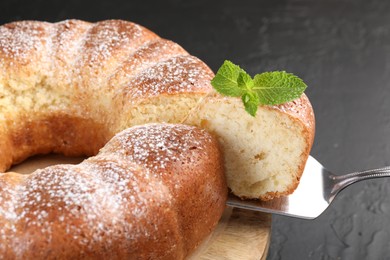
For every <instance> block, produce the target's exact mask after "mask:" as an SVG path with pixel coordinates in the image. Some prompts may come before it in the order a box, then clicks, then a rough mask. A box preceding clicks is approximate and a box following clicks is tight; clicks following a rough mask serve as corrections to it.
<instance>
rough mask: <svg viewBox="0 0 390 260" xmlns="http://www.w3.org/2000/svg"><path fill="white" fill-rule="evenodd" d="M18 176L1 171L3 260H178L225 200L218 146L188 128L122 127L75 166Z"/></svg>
mask: <svg viewBox="0 0 390 260" xmlns="http://www.w3.org/2000/svg"><path fill="white" fill-rule="evenodd" d="M146 141H147V142H146ZM21 176H22V175H19V174H14V173H5V174H4V173H2V174H0V202H1V203H0V209H1V211H0V212H1V213H2V214H0V224H3V225H2V233H0V253H1V254H2V255H3V256H5V258H7V259H8V258H23V259H54V258H55V259H70V258H77V259H96V258H110V259H124V258H129V257H134V258H136V259H154V258H156V257H158V258H159V259H183V258H184V257H185V256H186V255H188V254H189V253H190V252H191V251H192V250H193V249H194V248H195V247H196V246H197V245H198V244H199V243H200V242H201V241H202V239H203V238H204V237H205V236H207V235H208V234H209V233H210V232H211V230H212V229H213V228H214V227H215V225H216V224H217V223H218V220H219V218H220V216H221V214H222V212H223V210H224V208H225V201H226V197H227V187H226V182H225V178H224V174H223V166H222V156H221V152H220V151H219V146H218V143H217V141H216V139H215V138H213V137H212V136H211V135H210V134H208V133H207V132H206V131H204V130H201V129H198V128H195V127H190V126H185V125H168V124H153V125H144V126H140V127H134V128H129V129H127V130H125V131H123V132H121V133H119V134H117V135H116V136H115V137H114V138H113V139H111V141H110V142H108V143H107V144H106V146H105V147H104V148H103V149H102V150H101V152H100V153H99V154H98V155H97V156H95V157H90V158H89V159H88V160H86V161H84V162H82V163H81V164H79V165H56V166H51V167H47V168H45V169H42V170H38V171H36V172H34V173H33V174H30V175H28V176H24V177H21ZM3 213H4V214H3ZM22 245H23V246H22Z"/></svg>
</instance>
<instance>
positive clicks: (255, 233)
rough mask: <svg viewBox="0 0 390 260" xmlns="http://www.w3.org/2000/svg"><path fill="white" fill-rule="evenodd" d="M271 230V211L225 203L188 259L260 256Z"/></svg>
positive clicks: (36, 163)
mask: <svg viewBox="0 0 390 260" xmlns="http://www.w3.org/2000/svg"><path fill="white" fill-rule="evenodd" d="M83 159H84V158H68V157H64V156H61V155H46V156H35V157H32V158H30V159H28V160H26V161H25V162H23V163H21V164H19V165H16V166H14V167H12V168H11V169H10V171H13V172H18V173H23V174H28V173H31V172H33V171H34V170H36V169H39V168H44V167H46V166H49V165H53V164H64V163H68V164H69V163H70V164H76V163H79V162H81V161H82V160H83ZM270 234H271V215H270V214H265V213H261V212H255V211H247V210H242V209H237V208H231V207H226V209H225V211H224V213H223V215H222V217H221V220H220V221H219V223H218V225H217V227H216V228H215V230H214V231H213V233H212V234H211V235H210V236H209V237H208V238H206V239H205V240H204V241H203V243H202V244H201V245H200V246H199V247H198V248H197V249H196V251H195V252H194V253H193V254H192V255H191V256H190V257H189V260H198V259H202V260H218V259H221V260H222V259H224V260H230V259H231V260H236V259H245V260H255V259H256V260H259V259H261V260H263V259H266V257H267V252H268V246H269V241H270Z"/></svg>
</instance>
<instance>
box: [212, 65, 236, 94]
mask: <svg viewBox="0 0 390 260" xmlns="http://www.w3.org/2000/svg"><path fill="white" fill-rule="evenodd" d="M241 71H242V69H241V68H240V67H239V66H237V65H234V64H233V63H232V62H230V61H225V62H224V63H223V64H222V66H221V67H220V68H219V70H218V72H217V74H216V75H215V77H214V78H213V79H212V80H211V85H212V86H213V87H214V89H215V90H216V91H217V92H219V93H221V94H223V95H225V96H231V97H241V96H242V95H243V94H244V91H243V90H242V89H241V88H240V87H239V86H238V82H237V80H238V76H239V74H240V72H241Z"/></svg>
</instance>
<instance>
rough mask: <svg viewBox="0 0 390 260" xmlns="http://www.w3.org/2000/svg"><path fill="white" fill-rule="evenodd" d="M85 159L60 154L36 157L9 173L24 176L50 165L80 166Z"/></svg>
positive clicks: (12, 168)
mask: <svg viewBox="0 0 390 260" xmlns="http://www.w3.org/2000/svg"><path fill="white" fill-rule="evenodd" d="M84 159H85V157H66V156H64V155H60V154H47V155H36V156H32V157H30V158H28V159H27V160H25V161H23V162H22V163H20V164H17V165H15V166H13V167H11V169H9V171H11V172H17V173H22V174H30V173H32V172H34V171H35V170H37V169H42V168H45V167H47V166H50V165H56V164H78V163H80V162H81V161H83V160H84Z"/></svg>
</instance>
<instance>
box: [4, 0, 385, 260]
mask: <svg viewBox="0 0 390 260" xmlns="http://www.w3.org/2000/svg"><path fill="white" fill-rule="evenodd" d="M69 18H77V19H84V20H88V21H98V20H103V19H111V18H115V19H125V20H130V21H134V22H137V23H140V24H142V25H144V26H146V27H148V28H149V29H151V30H153V31H154V32H156V33H157V34H159V35H160V36H162V37H164V38H168V39H171V40H173V41H176V42H177V43H179V44H180V45H182V46H183V47H184V48H185V49H187V50H188V51H189V52H190V53H192V54H193V55H195V56H198V57H199V58H201V59H202V60H203V61H205V62H206V63H207V64H208V65H209V66H210V67H211V68H212V69H213V70H214V71H216V70H217V69H218V67H219V66H220V65H221V64H222V62H223V61H224V60H225V59H229V60H231V61H233V62H234V63H237V64H240V65H241V66H242V67H243V68H244V69H245V70H247V71H248V72H249V73H250V74H252V75H253V74H255V73H259V72H263V71H268V70H287V71H289V72H293V73H295V74H297V75H299V76H300V77H301V78H303V79H304V80H305V82H306V83H307V84H308V86H309V87H308V89H307V91H306V93H307V95H308V96H309V98H310V99H311V101H312V104H313V107H314V109H315V113H316V120H317V122H316V126H317V132H316V139H315V144H314V147H313V150H312V152H311V154H312V155H313V156H314V157H316V158H317V159H318V160H319V161H320V162H322V163H323V164H324V165H325V166H326V167H327V168H329V169H330V170H332V171H335V172H336V173H347V172H351V171H354V170H363V169H369V168H374V167H381V166H385V165H390V139H389V136H390V109H389V108H390V1H386V0H382V1H380V0H374V1H363V0H330V1H309V0H284V1H265V0H261V1H249V0H248V1H206V0H198V1H193V2H189V1H184V0H166V1H154V2H152V1H138V0H137V1H122V2H120V1H101V0H95V1H77V0H69V1H58V0H57V1H16V0H13V1H10V0H1V2H0V23H1V24H4V23H6V22H10V21H15V20H22V19H23V20H26V19H34V20H45V21H52V22H55V21H60V20H63V19H69ZM389 184H390V180H388V179H379V180H378V179H377V180H372V181H366V182H364V183H358V184H356V185H354V186H352V187H350V188H348V189H347V190H345V191H343V192H342V193H341V194H340V196H339V197H338V198H337V199H336V201H335V202H334V203H333V204H332V206H331V207H330V208H329V209H328V210H327V211H326V212H325V213H324V214H323V215H321V216H320V217H319V218H317V219H316V220H313V221H307V220H298V219H293V218H288V217H281V216H274V217H273V223H272V239H271V247H270V252H269V255H268V259H389V258H390V196H389V195H390V185H389Z"/></svg>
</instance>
